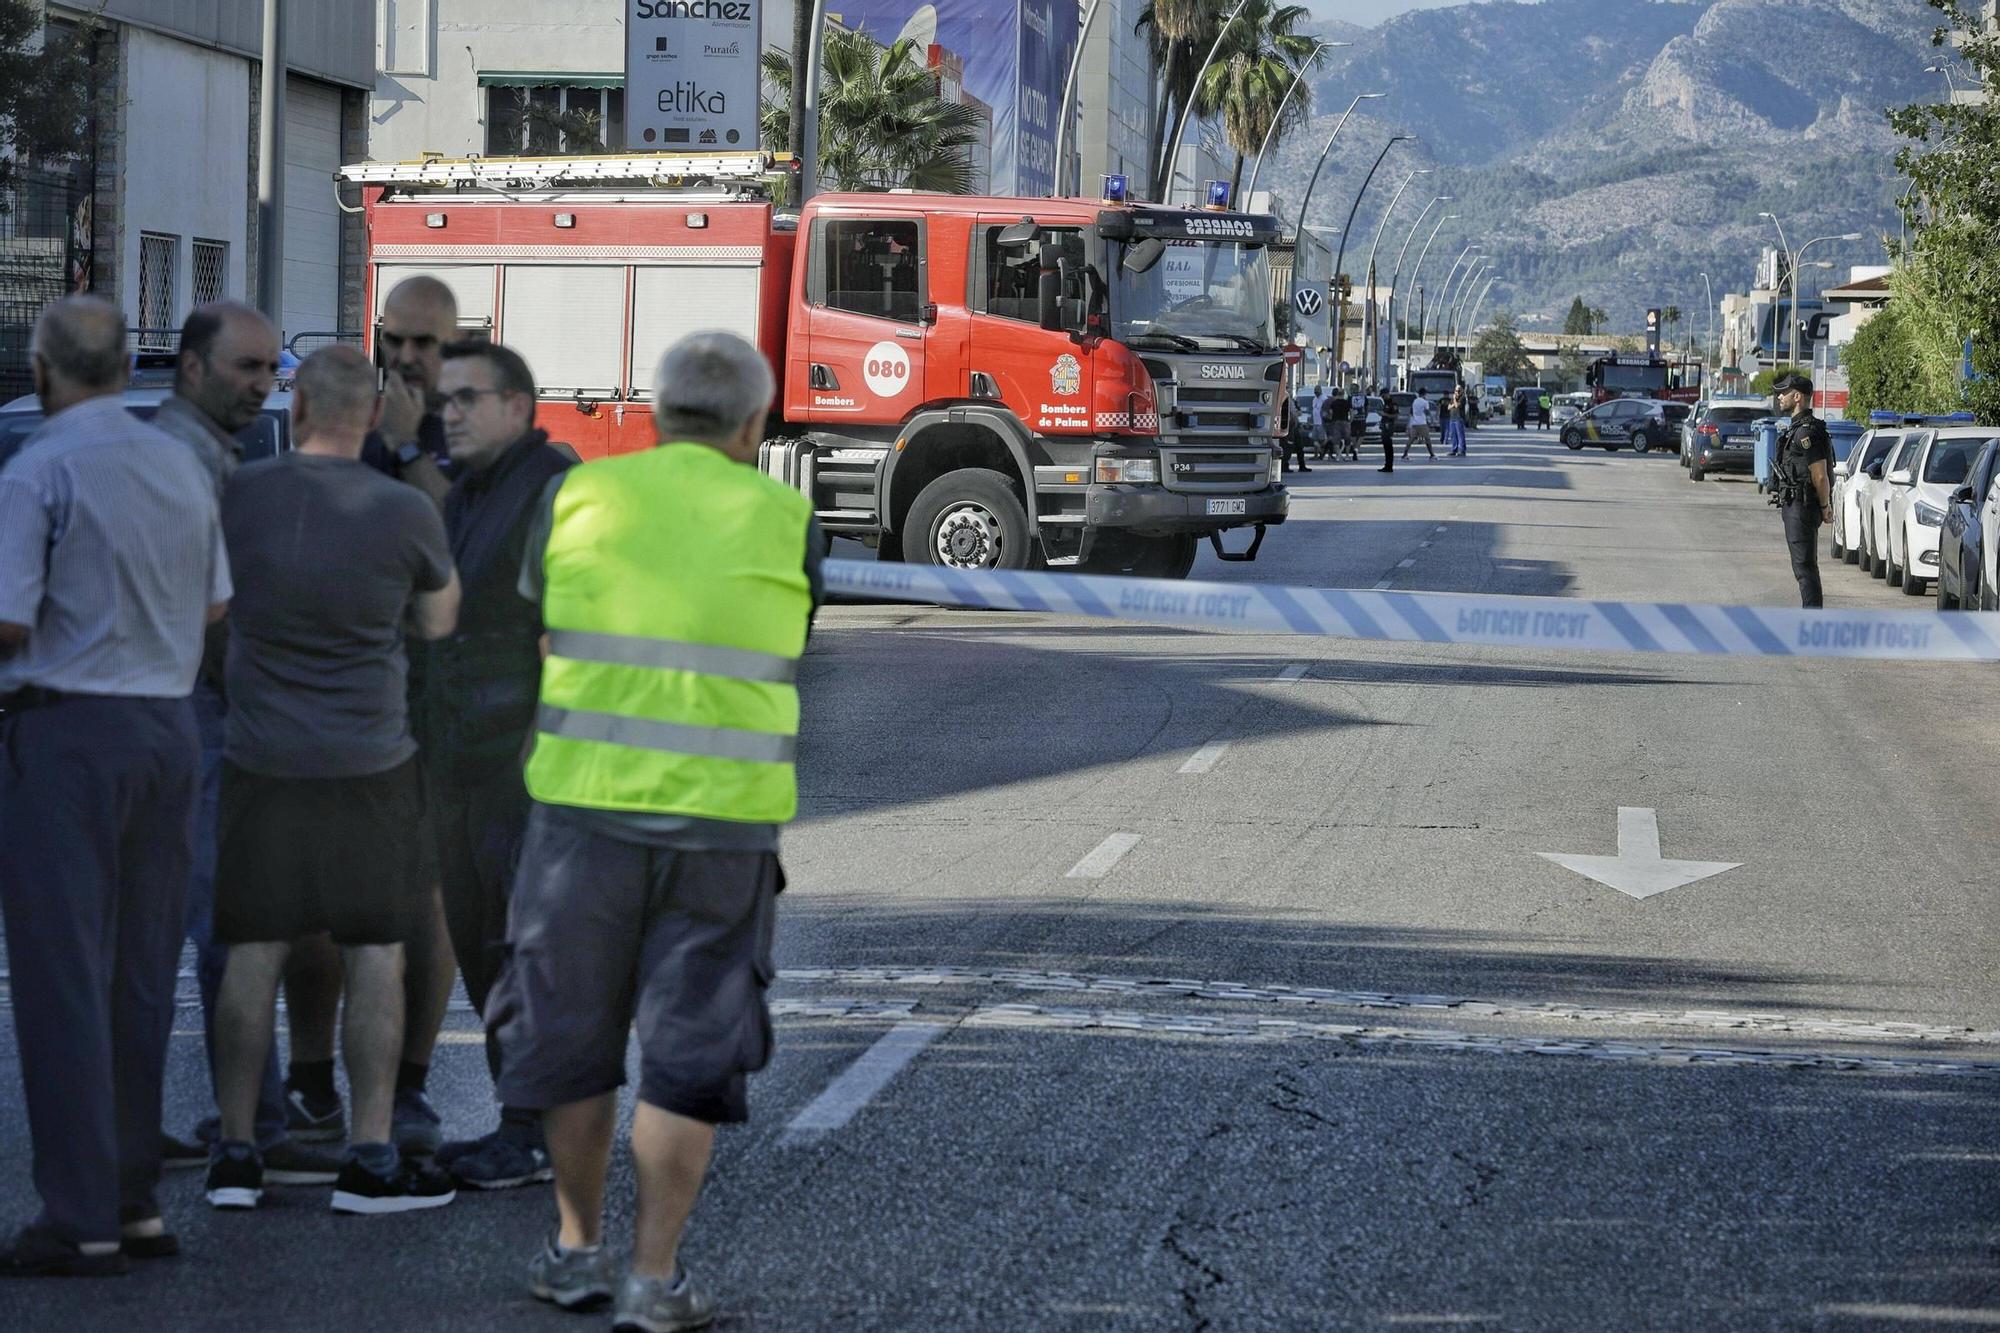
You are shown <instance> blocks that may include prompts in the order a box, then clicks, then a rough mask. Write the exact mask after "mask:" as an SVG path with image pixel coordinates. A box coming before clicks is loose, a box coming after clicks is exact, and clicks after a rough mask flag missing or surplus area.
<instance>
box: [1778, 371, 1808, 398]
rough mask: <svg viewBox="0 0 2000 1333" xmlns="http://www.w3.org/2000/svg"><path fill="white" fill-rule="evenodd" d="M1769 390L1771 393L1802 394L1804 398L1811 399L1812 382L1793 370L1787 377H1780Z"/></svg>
mask: <svg viewBox="0 0 2000 1333" xmlns="http://www.w3.org/2000/svg"><path fill="white" fill-rule="evenodd" d="M1771 390H1772V392H1773V393H1802V394H1804V395H1805V396H1806V397H1808V398H1811V397H1812V391H1813V382H1812V380H1811V379H1810V378H1809V377H1807V376H1805V375H1801V374H1799V373H1798V372H1797V371H1796V370H1795V371H1792V372H1791V373H1790V374H1788V375H1780V376H1779V377H1778V382H1777V383H1776V384H1774V385H1772V386H1771Z"/></svg>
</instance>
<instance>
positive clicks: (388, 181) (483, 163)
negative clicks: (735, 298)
mask: <svg viewBox="0 0 2000 1333" xmlns="http://www.w3.org/2000/svg"><path fill="white" fill-rule="evenodd" d="M780 171H782V168H781V167H778V166H775V165H774V159H773V158H772V156H771V155H770V154H769V153H761V152H760V153H642V154H632V155H626V156H611V155H606V156H601V157H463V158H445V157H426V158H424V159H422V160H421V161H417V162H360V163H356V164H355V165H353V166H346V167H342V168H341V169H340V171H339V172H338V173H337V179H339V180H342V181H345V182H348V183H350V184H354V185H388V186H397V185H408V186H440V185H448V186H472V187H475V188H479V187H483V188H487V189H497V190H505V189H517V190H518V189H522V188H528V189H547V188H550V187H560V186H565V185H580V184H597V185H601V184H606V183H611V182H616V183H621V184H630V185H655V186H657V185H669V184H670V185H686V184H696V183H713V184H716V185H732V184H733V185H736V186H739V187H743V188H754V187H757V186H760V185H762V184H764V183H765V182H767V181H768V180H769V179H770V178H771V177H772V176H774V175H776V174H778V173H779V172H780Z"/></svg>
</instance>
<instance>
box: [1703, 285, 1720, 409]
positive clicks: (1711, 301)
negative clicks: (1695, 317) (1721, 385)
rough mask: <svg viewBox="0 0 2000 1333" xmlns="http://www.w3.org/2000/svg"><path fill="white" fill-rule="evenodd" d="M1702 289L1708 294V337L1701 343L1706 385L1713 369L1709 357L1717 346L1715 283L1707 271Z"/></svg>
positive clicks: (1713, 353) (1704, 382)
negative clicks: (1709, 277) (1709, 278)
mask: <svg viewBox="0 0 2000 1333" xmlns="http://www.w3.org/2000/svg"><path fill="white" fill-rule="evenodd" d="M1701 289H1702V291H1704V292H1706V293H1707V294H1708V337H1707V339H1706V340H1705V341H1704V342H1703V343H1702V345H1701V364H1702V377H1703V384H1704V387H1706V383H1707V376H1708V373H1709V370H1710V369H1711V367H1710V366H1709V364H1708V359H1709V358H1710V357H1711V356H1714V355H1715V352H1714V350H1713V349H1714V347H1715V284H1714V283H1712V282H1710V281H1709V280H1708V274H1706V273H1704V274H1702V275H1701ZM1714 369H1720V367H1714Z"/></svg>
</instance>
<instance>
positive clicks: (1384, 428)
mask: <svg viewBox="0 0 2000 1333" xmlns="http://www.w3.org/2000/svg"><path fill="white" fill-rule="evenodd" d="M1369 396H1370V397H1373V396H1374V390H1373V389H1372V388H1371V389H1370V390H1369ZM1363 420H1366V418H1365V417H1364V418H1363ZM1364 429H1365V427H1364ZM1381 432H1382V466H1381V467H1380V468H1379V469H1378V471H1382V472H1394V471H1395V470H1396V404H1395V403H1394V402H1392V401H1391V400H1390V399H1387V398H1384V399H1383V400H1382V419H1381Z"/></svg>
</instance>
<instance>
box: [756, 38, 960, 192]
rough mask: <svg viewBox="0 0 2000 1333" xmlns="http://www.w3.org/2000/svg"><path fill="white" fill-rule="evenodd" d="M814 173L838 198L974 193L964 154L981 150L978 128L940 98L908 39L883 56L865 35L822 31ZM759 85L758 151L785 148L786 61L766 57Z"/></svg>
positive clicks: (788, 108)
mask: <svg viewBox="0 0 2000 1333" xmlns="http://www.w3.org/2000/svg"><path fill="white" fill-rule="evenodd" d="M822 50H823V52H824V59H823V60H822V61H821V62H820V94H819V172H820V176H821V178H822V179H823V180H825V181H826V182H827V183H828V184H829V185H831V186H832V187H833V188H835V189H840V190H893V189H898V188H908V189H912V190H931V191H936V192H939V193H942V194H965V193H967V192H968V191H970V190H971V189H972V186H973V179H972V161H971V159H970V157H969V156H968V155H967V153H966V149H967V148H969V147H971V145H973V144H974V143H977V142H978V140H979V132H980V127H981V126H982V125H983V124H984V118H983V117H982V116H981V115H980V114H979V112H977V111H975V110H974V109H973V108H971V107H969V106H961V105H959V104H958V103H956V102H947V101H945V100H944V99H943V98H942V97H940V96H939V95H938V84H937V76H936V75H934V74H932V73H931V72H930V71H929V70H928V69H926V68H924V67H923V66H922V65H920V64H918V63H917V58H916V46H915V44H914V43H912V42H911V41H910V40H909V39H908V38H905V39H903V40H902V41H899V42H897V43H895V44H894V45H893V46H886V47H885V46H883V45H881V44H880V43H878V42H876V41H875V40H874V39H873V38H871V37H869V36H868V35H867V34H866V33H862V32H854V31H849V30H848V29H845V28H834V27H829V28H828V29H827V30H826V37H825V41H824V43H823V46H822ZM764 79H765V81H766V82H767V83H769V84H770V85H771V88H772V90H773V93H774V95H773V96H771V97H769V98H766V99H765V100H764V102H763V104H762V106H761V108H760V113H759V117H758V119H759V125H758V128H759V131H760V132H761V133H762V135H763V139H764V142H765V143H768V144H779V143H788V142H790V140H791V117H792V59H791V56H790V55H788V54H787V53H785V52H783V51H775V50H774V51H766V52H765V53H764Z"/></svg>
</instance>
